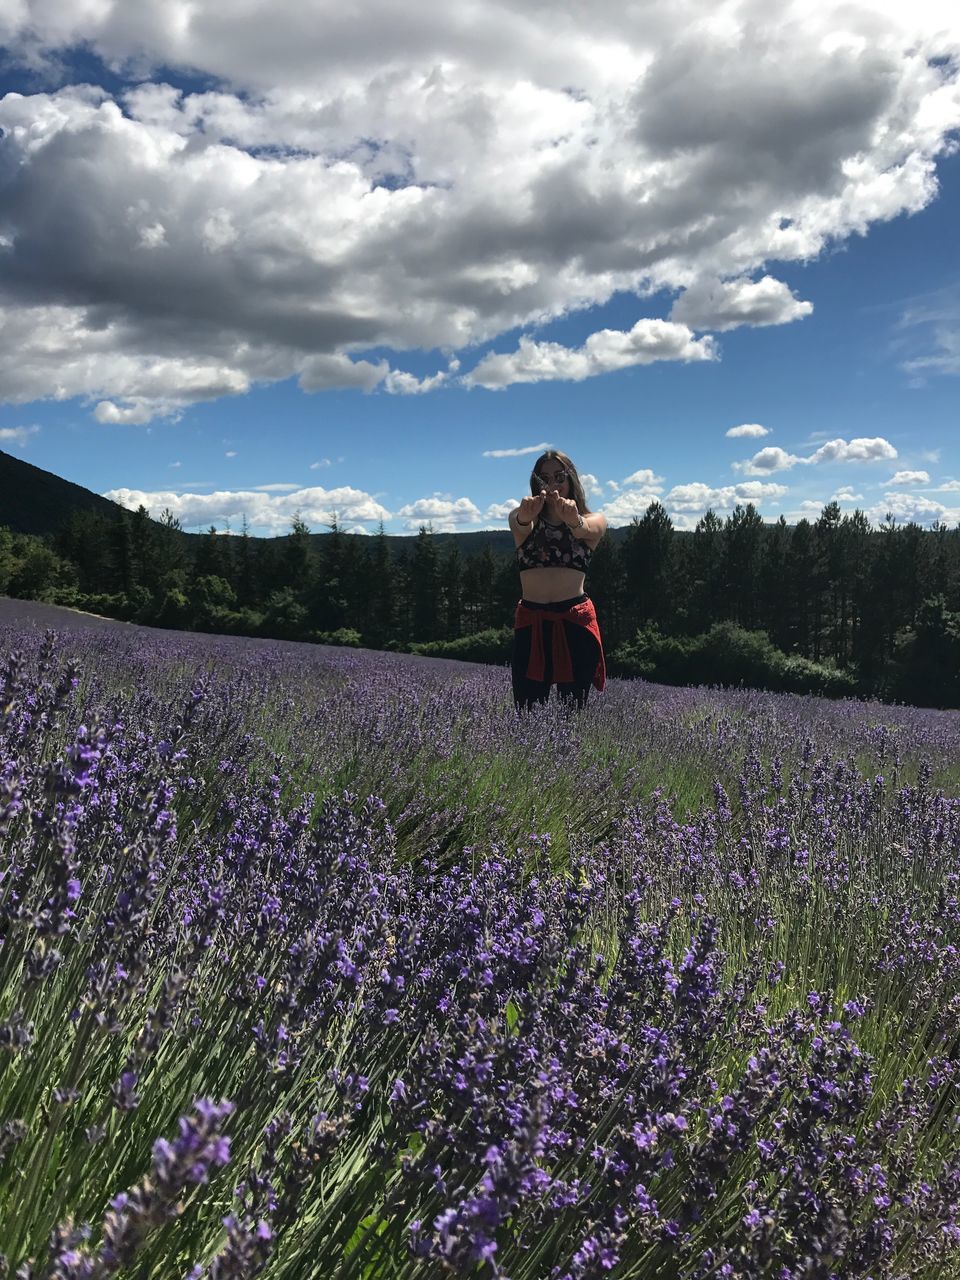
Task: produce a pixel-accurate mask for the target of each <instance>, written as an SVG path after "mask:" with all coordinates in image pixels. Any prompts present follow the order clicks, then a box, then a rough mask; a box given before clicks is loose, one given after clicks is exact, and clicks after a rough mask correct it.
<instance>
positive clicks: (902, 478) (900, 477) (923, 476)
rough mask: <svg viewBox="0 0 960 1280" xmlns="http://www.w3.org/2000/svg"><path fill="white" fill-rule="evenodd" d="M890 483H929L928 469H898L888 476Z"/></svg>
mask: <svg viewBox="0 0 960 1280" xmlns="http://www.w3.org/2000/svg"><path fill="white" fill-rule="evenodd" d="M890 483H891V484H929V483H930V472H929V471H898V472H896V474H895V475H892V476H891V477H890Z"/></svg>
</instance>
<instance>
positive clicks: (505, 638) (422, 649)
mask: <svg viewBox="0 0 960 1280" xmlns="http://www.w3.org/2000/svg"><path fill="white" fill-rule="evenodd" d="M512 644H513V628H512V627H489V628H488V629H487V630H486V631H476V632H474V634H473V635H469V636H460V637H459V639H457V640H427V641H424V642H423V643H421V644H412V645H411V646H410V652H411V653H419V654H421V655H422V656H423V657H425V658H458V659H459V660H460V661H461V662H488V663H494V664H497V663H502V662H509V661H510V649H511V646H512Z"/></svg>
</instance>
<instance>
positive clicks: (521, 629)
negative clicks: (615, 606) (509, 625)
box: [510, 449, 607, 711]
mask: <svg viewBox="0 0 960 1280" xmlns="http://www.w3.org/2000/svg"><path fill="white" fill-rule="evenodd" d="M530 495H531V496H530V497H529V498H524V499H523V501H522V502H521V503H520V505H519V507H516V508H515V509H514V510H513V511H511V512H510V528H511V529H512V530H513V541H514V544H515V546H516V554H517V567H518V568H519V570H520V586H521V590H522V592H523V598H522V599H521V600H520V602H519V604H518V605H517V613H516V618H515V621H514V633H513V697H514V701H515V702H516V704H517V710H518V711H530V710H532V708H533V706H534V704H535V703H545V702H546V701H547V699H548V698H549V697H550V686H551V684H556V686H557V694H558V696H559V697H560V699H561V700H562V701H564V702H567V703H570V704H572V705H574V706H577V707H582V706H584V705H585V704H586V701H587V695H588V693H589V692H590V686H591V684H593V685H596V687H597V688H598V689H602V688H603V685H604V677H605V672H604V663H603V645H602V642H601V640H600V629H599V627H598V626H597V615H596V613H595V611H594V608H593V602H592V601H591V599H590V597H589V596H587V595H585V594H584V591H583V578H584V573H585V572H586V569H587V566H588V565H589V563H590V557H591V556H592V555H593V552H594V548H595V547H596V545H597V543H598V542H599V541H600V539H601V538H602V537H603V535H604V534H605V533H606V531H607V521H606V518H605V517H604V516H601V515H593V514H591V512H590V508H589V507H588V506H587V502H586V498H585V497H584V493H583V485H582V484H581V483H580V477H579V476H578V475H577V469H576V467H575V466H574V465H573V463H572V462H571V461H570V459H569V458H568V457H567V456H566V454H564V453H558V452H557V451H556V450H555V449H548V450H547V452H546V453H543V454H541V455H540V457H539V458H538V459H537V461H536V463H535V464H534V468H533V472H532V474H531V476H530Z"/></svg>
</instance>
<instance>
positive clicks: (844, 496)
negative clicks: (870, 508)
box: [832, 484, 863, 502]
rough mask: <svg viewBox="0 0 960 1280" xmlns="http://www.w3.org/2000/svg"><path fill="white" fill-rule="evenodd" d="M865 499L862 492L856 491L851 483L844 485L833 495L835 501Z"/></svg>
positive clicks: (858, 500)
mask: <svg viewBox="0 0 960 1280" xmlns="http://www.w3.org/2000/svg"><path fill="white" fill-rule="evenodd" d="M862 500H863V494H862V493H854V492H853V486H852V485H849V484H845V485H842V486H841V487H840V488H839V489H838V490H837V491H836V493H835V494H834V495H833V499H832V501H834V502H860V501H862Z"/></svg>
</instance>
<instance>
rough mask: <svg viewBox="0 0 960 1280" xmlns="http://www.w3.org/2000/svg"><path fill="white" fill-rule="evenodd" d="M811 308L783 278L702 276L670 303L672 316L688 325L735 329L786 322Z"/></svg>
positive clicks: (697, 327) (721, 329)
mask: <svg viewBox="0 0 960 1280" xmlns="http://www.w3.org/2000/svg"><path fill="white" fill-rule="evenodd" d="M812 311H813V303H812V302H801V301H800V299H799V298H795V297H794V295H793V294H792V293H791V291H790V289H789V288H788V286H787V285H785V284H784V283H783V281H782V280H775V279H774V278H773V276H764V277H763V279H762V280H727V281H723V280H704V281H698V282H697V283H696V284H693V285H691V286H690V288H689V289H686V290H685V291H684V292H683V293H682V294H681V295H680V297H679V298H678V299H677V301H676V302H675V303H674V304H673V309H672V310H671V312H670V319H671V320H678V321H679V322H680V323H681V324H688V325H689V326H690V328H691V329H716V330H718V331H720V332H723V331H724V330H726V329H736V328H737V327H738V326H739V325H742V324H752V325H768V324H789V323H790V321H791V320H800V319H802V317H803V316H808V315H810V313H811V312H812Z"/></svg>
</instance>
